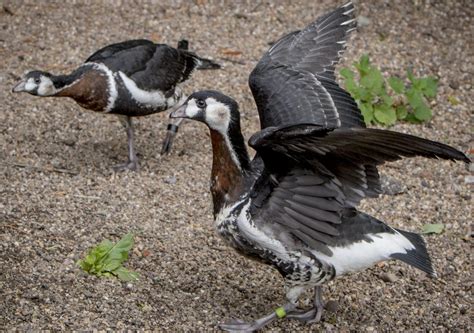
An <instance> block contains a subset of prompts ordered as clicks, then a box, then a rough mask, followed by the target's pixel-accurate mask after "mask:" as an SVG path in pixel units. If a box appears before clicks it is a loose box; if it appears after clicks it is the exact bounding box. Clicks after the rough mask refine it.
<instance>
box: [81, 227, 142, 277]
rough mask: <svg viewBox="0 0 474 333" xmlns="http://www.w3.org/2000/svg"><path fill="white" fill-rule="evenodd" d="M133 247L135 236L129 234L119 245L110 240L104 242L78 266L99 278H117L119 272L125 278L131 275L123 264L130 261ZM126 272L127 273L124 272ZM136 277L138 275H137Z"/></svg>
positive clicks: (91, 250)
mask: <svg viewBox="0 0 474 333" xmlns="http://www.w3.org/2000/svg"><path fill="white" fill-rule="evenodd" d="M132 246H133V234H131V233H128V234H126V235H125V236H124V237H122V239H120V240H119V241H118V242H117V243H115V244H114V243H112V242H111V241H109V240H104V241H102V242H101V243H100V244H99V245H97V246H96V247H94V248H92V249H90V250H89V251H88V253H87V255H86V257H85V258H84V259H83V260H79V261H78V262H77V264H78V265H79V266H80V267H81V268H82V269H83V270H84V271H86V272H88V273H90V274H95V275H97V276H117V277H118V273H116V272H117V271H119V272H120V274H122V275H123V276H125V274H131V275H132V276H133V275H134V274H135V273H131V272H129V271H128V270H126V269H125V268H124V267H123V266H122V264H123V262H124V261H126V260H127V259H128V252H129V251H130V249H131V248H132ZM124 270H125V271H124ZM135 275H136V274H135Z"/></svg>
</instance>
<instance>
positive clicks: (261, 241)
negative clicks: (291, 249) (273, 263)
mask: <svg viewBox="0 0 474 333" xmlns="http://www.w3.org/2000/svg"><path fill="white" fill-rule="evenodd" d="M250 202H251V201H250V200H249V201H248V203H247V204H246V205H245V206H244V207H243V208H242V210H241V212H240V215H239V216H238V218H237V225H238V226H239V230H240V233H241V234H242V235H243V236H245V237H246V238H247V239H248V240H250V241H251V242H253V243H254V244H256V245H258V246H259V247H261V248H262V249H267V250H269V251H271V252H273V254H275V255H276V256H277V257H278V258H280V259H283V260H290V257H289V256H288V251H287V249H286V248H285V247H284V246H283V244H282V243H281V242H280V241H279V240H277V239H275V238H271V237H269V236H268V235H267V234H266V233H264V232H263V231H262V230H260V229H258V228H256V227H255V224H253V223H251V222H250V219H251V217H250V214H249V213H248V210H249V208H250Z"/></svg>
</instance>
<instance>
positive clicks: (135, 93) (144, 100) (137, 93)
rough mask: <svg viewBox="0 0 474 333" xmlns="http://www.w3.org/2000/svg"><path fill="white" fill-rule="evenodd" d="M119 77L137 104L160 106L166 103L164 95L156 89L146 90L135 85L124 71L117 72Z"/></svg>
mask: <svg viewBox="0 0 474 333" xmlns="http://www.w3.org/2000/svg"><path fill="white" fill-rule="evenodd" d="M119 75H120V77H121V78H122V80H123V83H124V84H125V87H126V88H127V89H128V91H129V92H130V94H131V95H132V98H133V99H134V100H135V101H137V102H138V103H139V104H143V105H145V106H147V107H162V106H165V105H166V98H165V95H164V94H163V93H162V92H161V91H158V90H155V91H146V90H142V89H140V88H138V87H137V84H136V83H135V81H133V80H132V79H130V78H129V77H128V76H127V75H125V73H123V72H119Z"/></svg>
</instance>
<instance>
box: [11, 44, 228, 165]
mask: <svg viewBox="0 0 474 333" xmlns="http://www.w3.org/2000/svg"><path fill="white" fill-rule="evenodd" d="M187 48H188V42H187V41H185V40H183V41H180V43H179V44H178V48H173V47H171V46H168V45H166V44H156V43H153V42H152V41H149V40H144V39H139V40H129V41H125V42H121V43H116V44H112V45H108V46H106V47H104V48H102V49H100V50H98V51H96V52H95V53H94V54H92V55H91V56H90V57H89V58H87V60H86V61H85V63H84V64H83V65H81V66H80V67H79V68H77V69H76V70H74V71H73V72H72V73H71V74H69V75H52V74H50V73H47V72H42V71H32V72H29V73H28V74H26V76H25V78H24V79H23V80H22V81H21V82H20V83H18V84H17V85H16V86H15V87H14V88H13V91H14V92H22V91H25V92H28V93H30V94H32V95H37V96H63V97H71V98H73V99H74V100H75V101H76V102H77V103H78V104H79V105H81V106H82V107H84V108H86V109H89V110H93V111H97V112H103V113H110V114H116V115H118V116H119V117H120V120H121V122H122V123H123V125H124V127H125V129H126V131H127V136H128V147H129V160H128V162H127V163H124V164H121V165H119V166H117V169H119V170H121V169H132V170H135V169H136V168H137V167H138V162H137V161H138V159H137V156H136V153H135V149H134V147H133V141H134V133H133V125H132V119H131V117H137V116H146V115H149V114H153V113H157V112H162V111H165V110H168V109H170V108H173V107H174V106H175V105H176V104H178V103H179V102H180V101H181V100H182V99H183V98H184V96H183V93H182V91H181V89H180V88H179V84H180V83H182V82H184V81H186V80H187V79H189V77H190V76H191V74H192V73H193V71H194V70H196V69H217V68H220V66H219V65H218V64H216V63H215V62H213V61H211V60H209V59H204V58H201V57H199V56H197V55H196V54H194V53H192V52H190V51H188V50H187ZM178 126H179V123H176V124H172V125H170V126H169V127H168V134H167V138H166V140H165V143H164V146H163V150H162V152H165V153H166V152H168V151H169V150H170V148H171V144H172V139H173V137H174V135H175V134H176V132H177V129H178Z"/></svg>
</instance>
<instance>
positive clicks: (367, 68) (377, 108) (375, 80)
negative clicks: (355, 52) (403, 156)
mask: <svg viewBox="0 0 474 333" xmlns="http://www.w3.org/2000/svg"><path fill="white" fill-rule="evenodd" d="M354 67H355V68H356V69H357V73H358V77H356V73H354V72H353V71H352V70H350V69H349V68H347V67H343V68H342V69H341V70H340V74H341V76H342V77H343V78H344V86H345V88H346V89H347V91H348V92H349V93H350V94H351V96H352V97H353V98H354V99H355V101H356V102H357V105H358V106H359V109H360V111H361V112H362V115H363V116H364V120H365V123H366V124H367V125H370V124H372V123H379V124H382V125H386V126H390V125H393V124H395V122H396V121H397V120H405V121H409V122H414V123H419V122H423V121H428V120H430V119H431V117H432V112H431V109H430V107H429V106H428V104H427V102H426V100H427V99H429V98H434V97H435V96H436V91H437V87H438V83H437V80H436V79H435V78H434V77H431V76H427V77H423V78H417V77H415V76H414V75H413V73H412V71H411V70H408V71H407V77H408V81H409V84H407V85H406V84H405V82H404V80H402V79H400V78H398V77H395V76H391V77H389V78H388V80H385V79H384V77H383V76H382V73H381V71H380V70H379V69H378V68H377V67H375V66H374V65H372V64H371V63H370V60H369V56H368V55H366V54H364V55H362V56H361V58H360V60H359V62H355V63H354ZM357 79H358V80H357ZM387 82H388V84H387ZM387 86H390V88H391V90H392V92H391V93H390V94H389V92H388V91H387Z"/></svg>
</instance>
